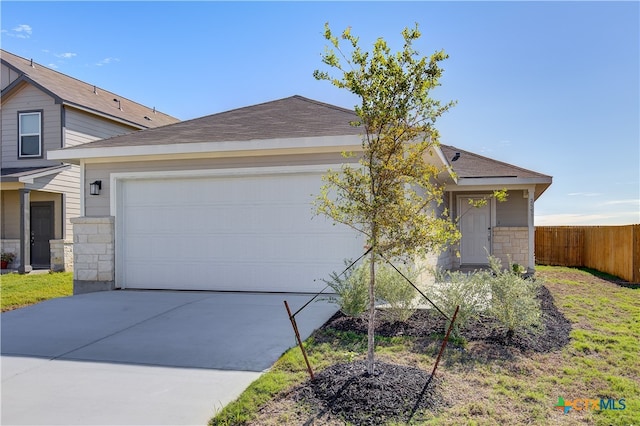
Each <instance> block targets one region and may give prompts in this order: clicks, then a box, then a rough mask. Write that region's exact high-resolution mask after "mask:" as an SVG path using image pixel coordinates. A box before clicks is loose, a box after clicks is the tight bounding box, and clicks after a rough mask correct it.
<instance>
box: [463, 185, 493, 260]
mask: <svg viewBox="0 0 640 426" xmlns="http://www.w3.org/2000/svg"><path fill="white" fill-rule="evenodd" d="M480 199H481V197H460V198H458V200H459V204H458V212H459V216H458V217H459V223H460V233H461V234H462V238H461V240H460V263H461V264H463V265H486V264H487V263H488V260H487V253H491V202H490V201H489V202H487V203H486V204H485V205H484V206H482V207H474V206H473V205H471V204H469V202H470V201H477V200H480Z"/></svg>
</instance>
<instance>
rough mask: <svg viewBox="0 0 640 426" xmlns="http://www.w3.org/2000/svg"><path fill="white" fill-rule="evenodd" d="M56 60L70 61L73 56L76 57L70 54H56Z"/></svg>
mask: <svg viewBox="0 0 640 426" xmlns="http://www.w3.org/2000/svg"><path fill="white" fill-rule="evenodd" d="M54 56H56V57H57V58H62V59H70V58H73V57H74V56H78V55H77V54H75V53H71V52H65V53H57V54H56V55H54Z"/></svg>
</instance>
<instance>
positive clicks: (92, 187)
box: [89, 180, 102, 195]
mask: <svg viewBox="0 0 640 426" xmlns="http://www.w3.org/2000/svg"><path fill="white" fill-rule="evenodd" d="M101 189H102V181H101V180H97V181H95V182H93V183H91V184H89V194H91V195H100V190H101Z"/></svg>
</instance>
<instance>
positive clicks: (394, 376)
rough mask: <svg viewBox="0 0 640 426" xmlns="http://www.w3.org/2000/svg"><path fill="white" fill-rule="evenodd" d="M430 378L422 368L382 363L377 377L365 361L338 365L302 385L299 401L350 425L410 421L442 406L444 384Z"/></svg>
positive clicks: (297, 397)
mask: <svg viewBox="0 0 640 426" xmlns="http://www.w3.org/2000/svg"><path fill="white" fill-rule="evenodd" d="M429 378H430V374H429V373H427V372H425V371H423V370H420V369H419V368H414V367H407V366H403V365H396V364H389V363H385V362H380V361H378V362H376V364H375V373H374V374H373V375H369V374H368V373H367V368H366V363H365V361H358V362H354V363H348V364H336V365H334V366H332V367H329V368H327V369H325V370H323V371H321V372H320V373H318V374H317V375H316V377H315V380H313V381H311V382H309V383H307V384H306V385H304V386H301V387H300V388H299V389H298V390H297V392H296V396H295V398H296V399H298V400H305V401H306V402H308V403H311V404H314V405H316V406H320V407H323V408H324V411H327V410H328V411H330V412H331V413H332V414H335V415H338V416H340V417H341V418H342V419H343V420H345V421H346V422H348V423H349V424H354V425H379V424H384V423H386V422H387V421H391V420H403V421H408V420H409V419H411V418H412V416H413V415H414V414H415V412H416V411H417V410H422V409H431V410H433V409H436V408H437V407H438V404H439V401H440V398H438V397H437V396H438V388H439V385H440V382H439V381H438V379H434V380H433V381H430V380H429ZM322 415H324V412H321V413H319V415H318V417H321V416H322Z"/></svg>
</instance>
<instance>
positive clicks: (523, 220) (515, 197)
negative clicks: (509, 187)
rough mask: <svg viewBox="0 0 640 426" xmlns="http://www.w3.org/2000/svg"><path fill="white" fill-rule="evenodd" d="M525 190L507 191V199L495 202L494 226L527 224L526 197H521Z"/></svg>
mask: <svg viewBox="0 0 640 426" xmlns="http://www.w3.org/2000/svg"><path fill="white" fill-rule="evenodd" d="M523 193H524V194H528V193H527V191H521V190H514V191H509V196H508V197H507V201H503V202H496V226H499V227H503V226H525V227H526V226H528V224H527V214H528V205H529V200H528V198H524V197H523Z"/></svg>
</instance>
